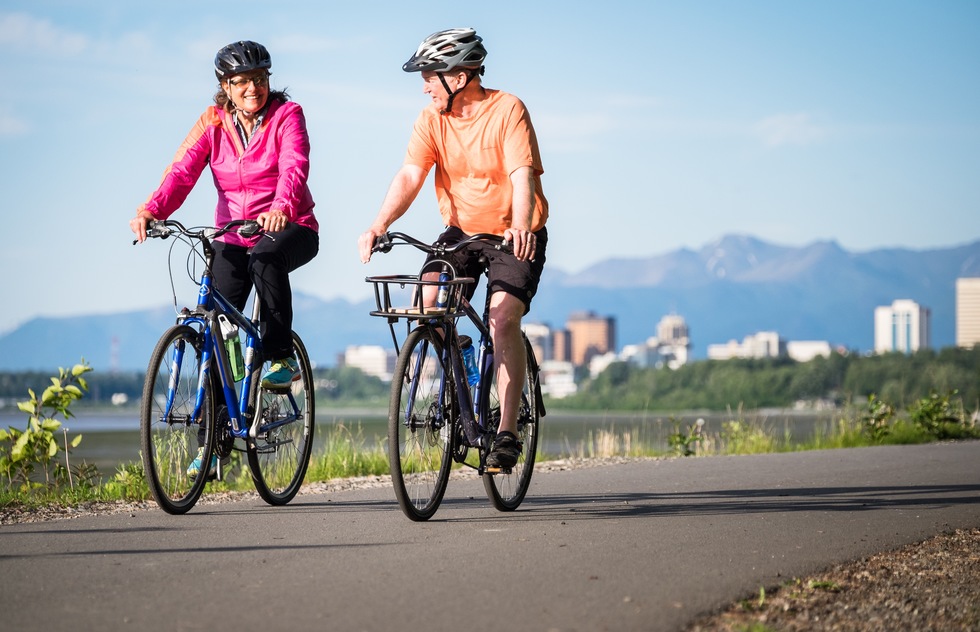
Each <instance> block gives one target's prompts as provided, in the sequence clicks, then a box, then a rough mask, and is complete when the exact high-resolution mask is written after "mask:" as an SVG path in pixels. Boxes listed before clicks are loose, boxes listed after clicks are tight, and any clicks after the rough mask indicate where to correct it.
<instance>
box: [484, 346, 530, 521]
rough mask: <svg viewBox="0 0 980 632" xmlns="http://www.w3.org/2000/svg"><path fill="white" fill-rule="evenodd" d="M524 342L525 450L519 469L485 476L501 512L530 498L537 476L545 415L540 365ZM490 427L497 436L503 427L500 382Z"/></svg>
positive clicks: (520, 434) (520, 427) (493, 394)
mask: <svg viewBox="0 0 980 632" xmlns="http://www.w3.org/2000/svg"><path fill="white" fill-rule="evenodd" d="M522 337H523V338H524V348H525V351H526V353H527V362H526V369H527V370H526V371H525V374H524V387H523V389H522V390H521V407H520V410H519V411H518V416H517V440H518V441H520V442H521V443H522V444H523V446H524V449H523V450H522V451H521V456H520V457H519V458H518V459H517V465H515V466H514V467H513V468H511V471H510V473H509V474H505V473H502V472H501V473H499V474H484V475H483V477H482V478H483V486H484V488H485V489H486V492H487V497H488V498H489V499H490V502H491V503H493V506H494V507H496V508H497V509H498V510H499V511H514V510H515V509H517V508H518V507H519V506H520V504H521V502H523V501H524V496H525V495H526V494H527V490H528V487H530V485H531V475H532V474H533V473H534V459H535V457H536V455H537V451H538V421H539V419H540V416H541V411H540V410H539V407H538V399H537V385H538V364H537V362H535V360H534V350H533V349H532V348H531V343H529V342H528V340H527V337H526V336H523V334H522ZM487 411H488V412H487V425H488V427H489V428H491V429H492V430H493V433H494V434H496V431H497V427H498V426H499V425H500V398H499V396H498V393H497V384H496V381H494V383H493V384H492V385H491V387H490V397H489V404H488V408H487Z"/></svg>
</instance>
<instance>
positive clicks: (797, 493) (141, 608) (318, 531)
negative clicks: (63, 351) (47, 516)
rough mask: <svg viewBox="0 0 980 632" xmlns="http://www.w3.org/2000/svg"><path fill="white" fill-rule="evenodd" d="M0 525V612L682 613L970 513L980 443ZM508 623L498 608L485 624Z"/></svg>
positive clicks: (210, 625) (161, 618) (68, 622)
mask: <svg viewBox="0 0 980 632" xmlns="http://www.w3.org/2000/svg"><path fill="white" fill-rule="evenodd" d="M393 498H394V496H393V493H392V491H391V489H390V488H387V487H385V488H379V489H361V490H354V491H345V492H337V493H324V494H313V495H304V496H300V497H299V498H297V500H296V501H294V503H293V504H291V505H289V506H287V507H284V508H275V507H269V506H266V505H264V504H263V503H262V502H261V501H260V500H248V501H242V502H235V503H225V504H217V505H202V506H199V507H197V508H195V509H194V510H193V511H192V512H191V513H190V514H188V515H185V516H168V515H166V514H164V513H163V512H161V511H159V510H153V511H138V512H134V513H132V514H130V513H124V514H114V515H102V516H86V517H81V518H77V519H74V520H59V521H53V522H45V523H33V524H17V525H7V526H3V527H0V588H2V591H3V595H4V597H5V603H6V606H7V607H5V608H4V614H3V617H2V620H3V626H2V627H3V628H4V629H10V630H14V629H25V630H51V631H58V630H72V631H75V630H87V629H100V630H119V629H133V630H141V631H150V630H205V629H207V630H285V629H291V630H307V629H318V630H320V629H332V630H392V629H399V630H406V631H414V630H426V631H429V632H440V631H450V630H452V631H458V630H469V631H477V632H479V631H483V630H486V631H493V632H498V631H500V630H505V629H509V630H541V631H562V632H567V631H572V630H583V631H584V630H680V629H683V627H684V626H685V625H686V624H688V623H689V622H691V621H692V620H694V619H695V618H696V617H697V615H698V614H701V613H704V612H706V611H710V610H713V609H716V608H719V607H721V606H723V605H725V604H727V603H730V602H731V601H733V600H736V599H739V598H742V597H745V596H747V595H749V594H752V593H754V592H758V589H759V587H760V586H762V585H773V584H776V583H780V582H781V581H783V580H785V579H789V578H792V577H799V576H804V575H807V574H810V573H813V572H815V571H817V570H819V569H822V568H825V567H827V566H829V565H831V564H833V563H836V562H840V561H845V560H850V559H856V558H859V557H862V556H865V555H868V554H871V553H874V552H877V551H883V550H888V549H893V548H897V547H898V546H900V545H903V544H906V543H909V542H913V541H917V540H922V539H925V538H927V537H929V536H931V535H934V534H936V533H939V532H941V531H945V530H948V529H952V528H975V527H980V442H964V443H955V444H933V445H925V446H902V447H882V448H861V449H850V450H829V451H818V452H805V453H797V454H774V455H760V456H742V457H711V458H703V459H698V458H687V459H671V460H649V461H636V462H630V463H626V464H620V465H609V466H604V467H595V468H586V469H574V470H569V471H560V472H545V471H542V472H538V473H536V474H535V479H534V481H533V483H532V487H531V492H530V494H529V496H528V499H527V500H526V501H525V503H524V505H523V506H522V507H521V509H520V510H519V511H517V512H516V513H511V514H502V513H497V512H496V511H494V510H493V509H492V507H491V506H490V505H489V503H488V502H487V500H486V498H485V496H484V493H483V487H482V484H481V483H480V482H479V481H478V480H465V479H462V478H454V479H453V480H451V481H450V485H449V491H448V493H447V497H446V500H445V501H444V503H443V505H442V507H441V508H440V510H439V512H438V513H437V514H436V516H435V517H434V518H433V519H432V520H431V521H429V522H427V523H412V522H410V521H408V520H407V519H406V518H405V517H404V516H403V515H402V514H401V512H400V511H399V510H398V508H397V506H396V505H395V503H394V500H393ZM499 618H504V619H505V621H504V622H498V619H499Z"/></svg>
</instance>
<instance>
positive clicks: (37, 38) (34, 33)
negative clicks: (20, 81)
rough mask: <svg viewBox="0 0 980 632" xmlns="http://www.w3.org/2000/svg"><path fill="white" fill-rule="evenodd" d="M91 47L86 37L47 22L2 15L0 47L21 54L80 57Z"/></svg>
mask: <svg viewBox="0 0 980 632" xmlns="http://www.w3.org/2000/svg"><path fill="white" fill-rule="evenodd" d="M91 45H92V44H91V41H90V40H89V39H88V38H87V37H85V36H84V35H81V34H79V33H75V32H72V31H69V30H66V29H63V28H61V27H59V26H57V25H55V24H52V23H51V22H49V21H48V20H42V19H38V18H35V17H33V16H31V15H28V14H26V13H3V14H0V47H3V48H12V49H14V50H16V51H17V52H18V53H25V52H33V53H38V54H43V55H78V54H80V53H83V52H85V51H86V50H87V49H88V48H89V47H90V46H91Z"/></svg>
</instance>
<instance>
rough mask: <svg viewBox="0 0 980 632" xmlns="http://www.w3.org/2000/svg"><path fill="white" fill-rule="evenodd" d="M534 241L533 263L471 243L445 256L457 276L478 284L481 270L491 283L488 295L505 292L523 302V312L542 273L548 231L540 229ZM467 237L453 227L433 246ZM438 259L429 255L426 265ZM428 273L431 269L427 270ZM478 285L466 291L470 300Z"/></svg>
mask: <svg viewBox="0 0 980 632" xmlns="http://www.w3.org/2000/svg"><path fill="white" fill-rule="evenodd" d="M534 235H535V237H536V238H537V240H536V244H535V252H534V261H518V260H517V257H515V256H514V255H512V254H509V253H505V252H500V251H499V250H497V249H495V248H494V247H493V246H492V245H489V244H479V243H477V244H473V245H472V246H471V247H469V248H467V249H465V250H462V251H460V252H456V253H453V254H452V255H450V256H448V257H446V259H447V260H448V261H449V263H450V264H451V265H452V266H453V268H454V269H455V270H456V276H458V277H473V278H474V279H477V281H479V279H480V275H481V274H483V272H484V270H486V271H487V276H488V277H489V281H490V285H489V287H490V289H489V291H490V293H491V294H492V293H494V292H506V293H507V294H510V295H511V296H514V297H516V298H518V299H519V300H520V301H521V302H522V303H524V313H525V314H526V313H527V312H528V310H530V309H531V299H532V298H534V295H535V294H536V293H537V291H538V282H539V281H540V280H541V271H542V270H544V260H545V251H546V250H547V247H548V229H547V228H542V229H541V230H539V231H537V232H536V233H534ZM467 236H468V235H466V233H464V232H463V231H462V230H460V229H459V228H457V227H456V226H450V227H449V228H447V229H446V232H444V233H443V234H441V235H439V238H438V239H437V240H436V243H443V244H454V243H456V242H458V241H462V240H463V239H466V237H467ZM481 257H486V260H487V267H486V268H484V265H483V264H482V263H481V262H480V258H481ZM433 259H440V257H435V256H430V257H429V258H428V259H427V260H426V266H427V268H428V262H429V261H432V260H433ZM428 270H430V271H431V270H432V269H431V268H428ZM477 285H478V283H474V284H473V285H472V286H470V287H469V288H467V292H466V298H467V299H469V298H472V297H473V294H474V293H475V292H476V287H477Z"/></svg>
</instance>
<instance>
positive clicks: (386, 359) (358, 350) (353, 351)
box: [344, 345, 396, 382]
mask: <svg viewBox="0 0 980 632" xmlns="http://www.w3.org/2000/svg"><path fill="white" fill-rule="evenodd" d="M395 360H396V357H395V354H394V352H393V351H389V350H388V349H386V348H385V347H381V346H378V345H353V346H350V347H347V350H346V351H344V366H350V367H355V368H358V369H360V370H362V371H364V372H365V373H367V374H368V375H373V376H375V377H378V378H381V379H382V380H384V381H385V382H390V381H391V375H392V373H393V372H394V370H395Z"/></svg>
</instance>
